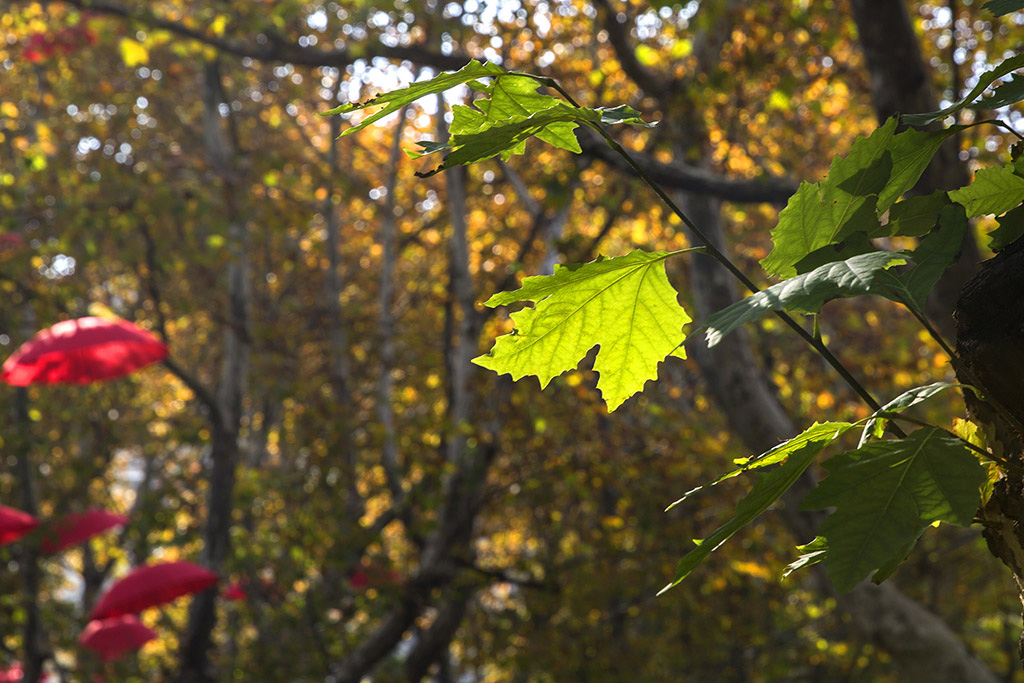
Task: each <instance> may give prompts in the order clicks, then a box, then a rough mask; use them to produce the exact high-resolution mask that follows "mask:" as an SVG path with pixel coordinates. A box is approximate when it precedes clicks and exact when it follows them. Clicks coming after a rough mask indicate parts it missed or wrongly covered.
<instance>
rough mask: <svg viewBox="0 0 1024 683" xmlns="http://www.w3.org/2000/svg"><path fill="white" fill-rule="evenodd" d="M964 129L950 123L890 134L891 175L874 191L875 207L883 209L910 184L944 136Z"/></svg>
mask: <svg viewBox="0 0 1024 683" xmlns="http://www.w3.org/2000/svg"><path fill="white" fill-rule="evenodd" d="M964 128H966V126H950V127H949V128H943V129H942V130H914V129H913V128H910V129H908V130H904V131H902V132H900V133H897V134H896V135H894V136H893V137H892V140H891V141H890V143H889V148H888V149H889V153H890V154H891V155H892V174H891V176H890V177H889V183H888V184H887V185H886V186H885V188H884V189H883V190H882V191H881V192H880V193H879V194H878V210H879V211H886V210H887V209H888V208H889V207H890V206H892V205H893V203H894V202H895V201H896V200H897V199H899V198H900V197H902V196H903V194H904V193H905V192H907V191H908V190H910V189H911V188H912V187H914V185H916V184H917V181H918V179H919V178H920V177H921V174H922V173H924V170H925V169H926V168H928V164H930V163H931V161H932V157H934V156H935V153H936V152H938V151H939V147H941V146H942V143H943V142H945V141H946V138H948V137H949V136H951V135H953V134H954V133H956V132H958V131H961V130H963V129H964Z"/></svg>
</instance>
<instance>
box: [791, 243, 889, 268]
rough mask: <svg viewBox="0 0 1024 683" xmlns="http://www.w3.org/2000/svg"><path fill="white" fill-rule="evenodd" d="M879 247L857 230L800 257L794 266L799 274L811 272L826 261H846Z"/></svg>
mask: <svg viewBox="0 0 1024 683" xmlns="http://www.w3.org/2000/svg"><path fill="white" fill-rule="evenodd" d="M877 250H878V249H877V248H876V247H875V245H874V244H872V242H871V239H870V238H869V237H868V236H867V235H866V234H864V233H863V232H855V233H853V234H852V235H849V236H848V237H847V238H846V239H844V240H843V241H841V242H837V243H836V244H828V245H825V246H824V247H821V248H820V249H815V250H814V251H812V252H811V253H810V254H808V255H807V256H804V257H803V258H802V259H800V260H799V261H798V262H797V263H796V265H795V266H794V268H796V272H797V275H803V274H804V273H809V272H811V271H812V270H814V269H815V268H820V267H821V266H823V265H825V264H826V263H834V262H836V261H845V260H846V259H848V258H853V257H854V256H859V255H861V254H867V253H869V252H872V251H877Z"/></svg>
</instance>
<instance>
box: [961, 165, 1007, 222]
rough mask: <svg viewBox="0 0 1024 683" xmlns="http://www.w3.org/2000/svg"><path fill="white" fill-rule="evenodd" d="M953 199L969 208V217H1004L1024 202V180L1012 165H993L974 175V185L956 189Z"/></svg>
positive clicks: (972, 183)
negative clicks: (990, 215) (1003, 214)
mask: <svg viewBox="0 0 1024 683" xmlns="http://www.w3.org/2000/svg"><path fill="white" fill-rule="evenodd" d="M949 198H950V199H952V200H953V201H954V202H956V203H958V204H962V205H963V207H964V208H965V209H967V217H968V218H974V217H975V216H986V215H989V214H1001V213H1003V212H1004V211H1009V210H1010V209H1012V208H1014V207H1015V206H1017V205H1018V204H1020V203H1021V202H1024V178H1022V177H1021V176H1019V175H1017V174H1016V173H1014V168H1013V166H1012V165H1009V166H990V167H988V168H983V169H981V170H979V171H978V172H977V173H975V174H974V180H973V181H972V182H971V184H970V185H967V186H966V187H961V188H960V189H959V190H953V191H951V192H950V193H949Z"/></svg>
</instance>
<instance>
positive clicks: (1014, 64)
mask: <svg viewBox="0 0 1024 683" xmlns="http://www.w3.org/2000/svg"><path fill="white" fill-rule="evenodd" d="M997 3H998V4H999V5H1001V6H1004V7H1005V6H1012V5H1016V4H1018V3H1017V2H1015V1H1014V0H991V1H990V2H989V3H988V4H987V5H985V6H986V7H989V6H991V5H994V4H997ZM989 8H990V9H992V8H991V7H989ZM1013 9H1017V8H1016V7H1013ZM1013 9H1007V10H1006V11H1007V12H1012V11H1013ZM994 11H995V10H994V9H993V12H994ZM1005 13H1006V12H1002V14H1005ZM996 16H999V15H998V14H997V15H996ZM1021 67H1024V54H1021V55H1016V56H1015V57H1011V58H1010V59H1007V60H1006V61H1004V62H1002V63H1000V64H999V65H998V66H996V67H995V68H994V69H992V70H991V71H986V72H985V73H983V74H982V75H981V76H980V77H979V78H978V84H977V85H976V86H974V89H973V90H971V92H969V93H968V94H967V97H965V98H963V99H962V100H960V101H959V102H956V103H954V104H951V105H950V106H948V107H946V108H945V109H940V110H939V111H933V112H928V113H927V114H906V115H904V116H903V121H904V122H906V123H908V124H910V125H911V126H927V125H928V124H930V123H934V122H935V121H938V120H939V119H944V118H946V117H947V116H949V115H951V114H955V113H956V112H958V111H960V110H961V109H963V108H964V107H967V106H970V104H971V103H972V102H974V101H975V100H976V99H978V96H979V95H981V93H983V92H985V89H986V88H988V87H989V86H990V85H992V83H993V81H995V80H996V79H997V78H1002V77H1003V76H1005V75H1006V74H1008V73H1011V72H1013V71H1016V70H1017V69H1020V68H1021Z"/></svg>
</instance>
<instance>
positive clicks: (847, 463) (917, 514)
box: [802, 428, 986, 592]
mask: <svg viewBox="0 0 1024 683" xmlns="http://www.w3.org/2000/svg"><path fill="white" fill-rule="evenodd" d="M825 469H826V470H828V472H829V475H828V477H826V478H825V480H824V481H822V482H821V483H820V484H819V485H818V487H817V488H816V489H814V490H813V491H811V493H810V495H808V496H807V498H806V499H805V500H804V503H803V505H802V507H803V508H804V509H811V510H816V509H823V508H832V507H834V508H835V511H834V512H833V513H832V514H830V515H829V516H828V518H827V519H826V520H825V521H824V522H823V523H822V525H821V528H820V530H819V534H820V535H821V536H822V538H824V539H825V543H826V545H827V550H826V551H825V556H824V560H823V561H824V563H825V567H826V569H827V570H828V573H829V576H830V577H831V579H832V582H833V583H834V584H835V586H836V589H837V590H839V591H840V592H846V591H848V590H850V589H851V588H853V587H854V586H855V585H856V584H857V583H858V582H859V581H861V580H862V579H864V578H865V577H867V576H868V574H870V573H871V572H872V571H875V570H878V569H887V568H888V567H889V565H890V564H891V563H892V562H893V561H898V560H901V559H902V558H903V557H906V553H907V552H909V550H908V545H912V544H913V542H914V541H915V540H916V539H917V538H918V536H920V534H921V532H922V531H924V529H925V528H926V527H927V526H928V525H930V524H932V523H934V522H936V521H943V522H950V523H953V524H960V525H965V526H966V525H969V524H970V523H971V520H972V518H973V516H974V512H975V510H976V509H977V507H978V502H979V500H980V491H981V486H982V485H983V484H984V483H985V477H986V475H985V469H984V467H982V465H981V464H980V463H979V462H978V460H977V458H975V457H974V455H973V453H971V452H970V451H969V450H968V449H967V446H965V445H964V443H963V442H962V441H961V440H960V439H958V438H956V437H954V436H953V435H951V434H948V433H947V432H945V431H944V430H942V429H938V428H927V429H919V430H917V431H916V432H914V433H913V434H911V435H910V436H908V437H907V438H905V439H900V440H898V441H877V442H873V443H870V444H868V445H866V446H863V447H861V448H858V449H857V450H854V451H849V452H847V453H843V454H842V455H838V456H836V457H834V458H832V459H830V460H828V461H827V462H826V463H825Z"/></svg>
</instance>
